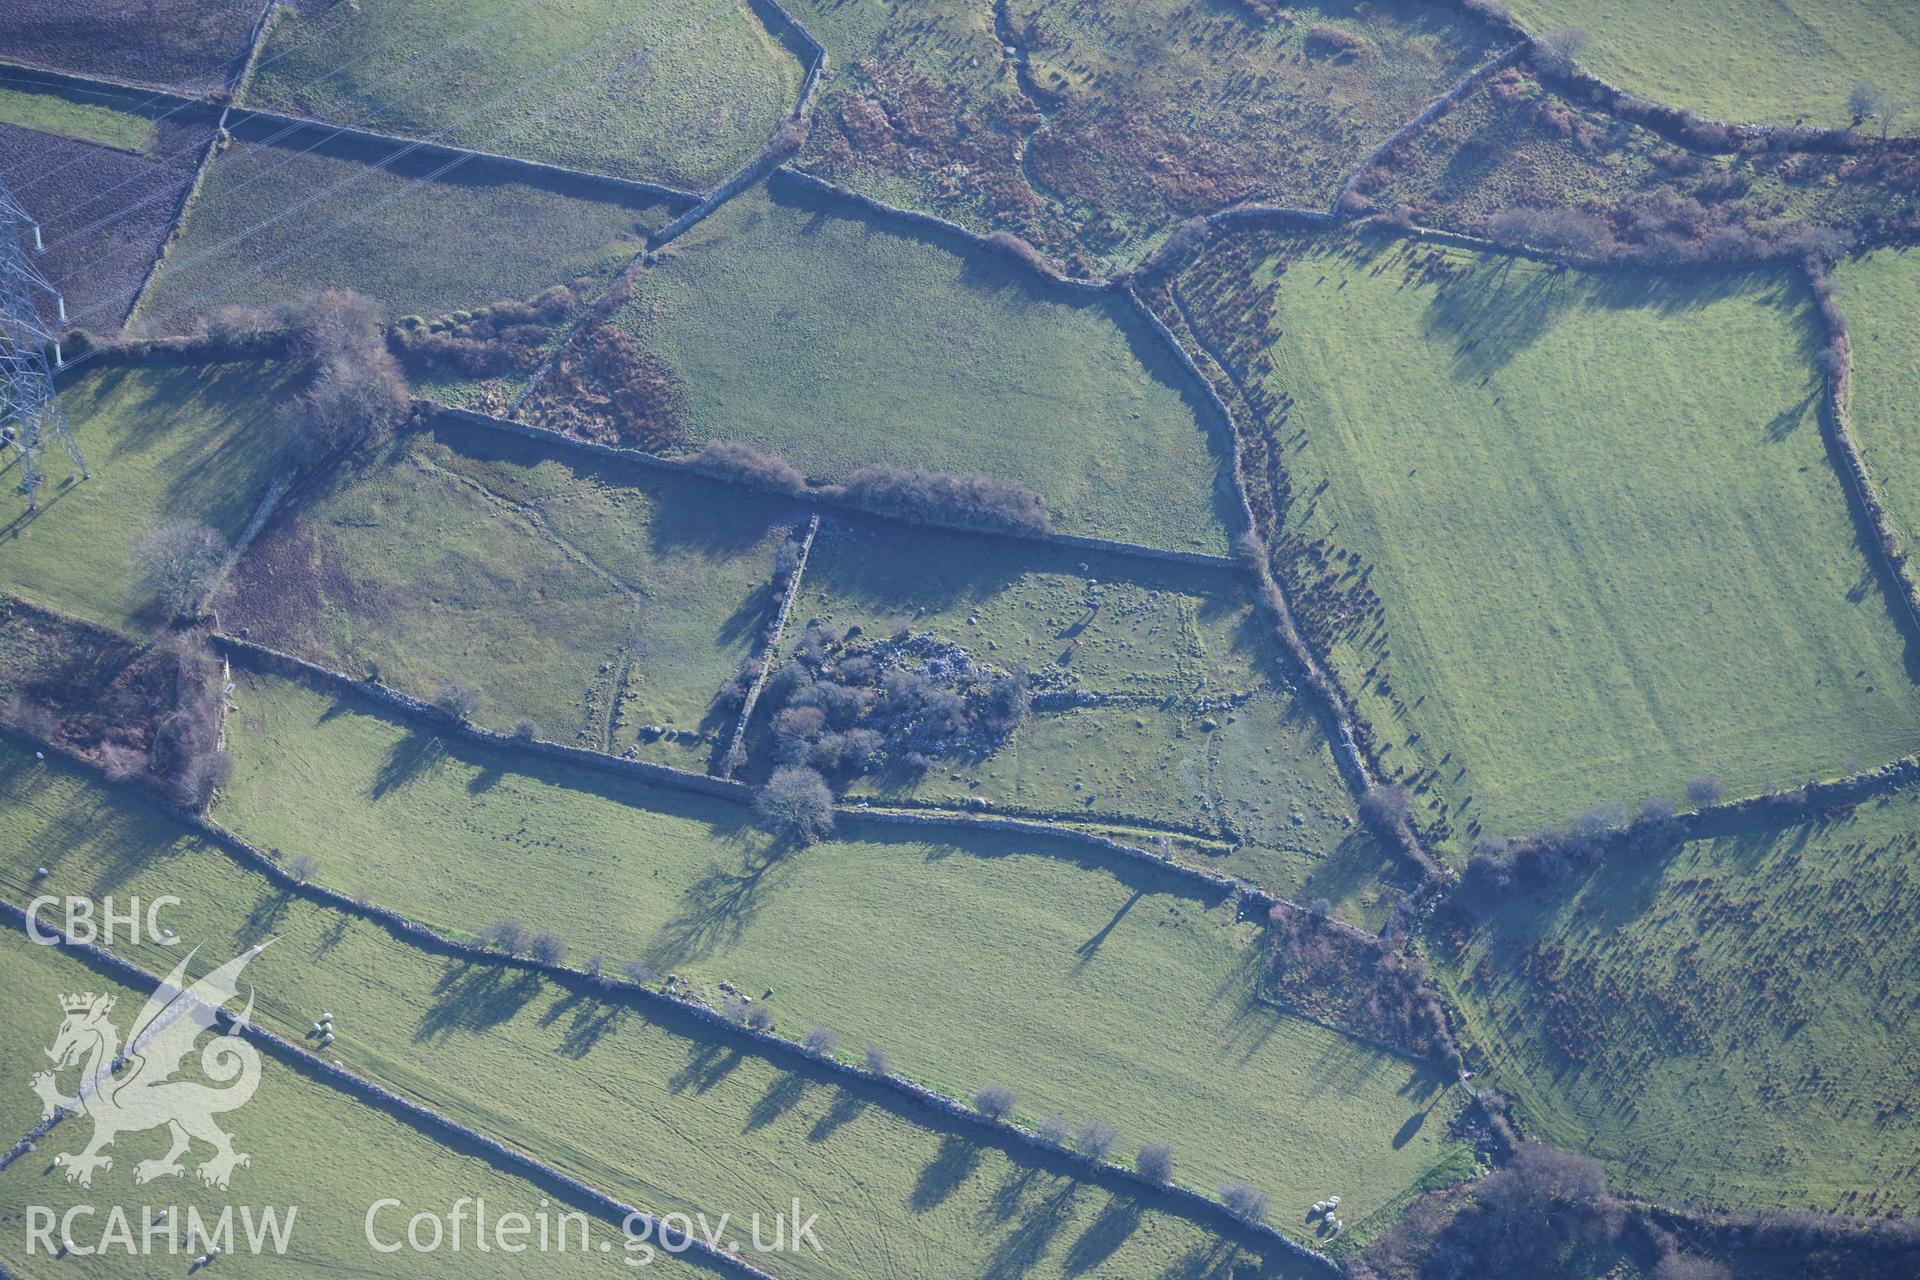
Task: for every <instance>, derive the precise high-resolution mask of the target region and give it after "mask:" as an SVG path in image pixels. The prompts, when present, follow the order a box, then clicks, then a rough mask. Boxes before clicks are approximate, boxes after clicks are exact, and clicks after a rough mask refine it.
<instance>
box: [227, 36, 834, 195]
mask: <svg viewBox="0 0 1920 1280" xmlns="http://www.w3.org/2000/svg"><path fill="white" fill-rule="evenodd" d="M307 8H312V9H313V10H314V11H313V13H312V14H311V16H309V15H308V14H307V12H306V11H305V10H306V9H307ZM800 77H801V66H800V63H799V60H798V59H797V58H796V57H795V55H794V54H793V52H792V51H790V50H789V49H787V48H786V47H785V46H784V45H783V44H782V43H781V42H780V40H778V39H776V38H775V36H774V35H773V34H772V32H770V31H769V30H768V28H767V27H766V26H765V25H764V24H763V23H762V22H761V20H760V18H759V16H758V14H757V12H756V10H755V9H754V7H753V6H752V4H751V3H749V0H647V3H645V4H639V5H634V4H627V3H622V2H621V0H559V2H558V3H535V4H529V3H527V0H453V2H452V3H443V4H433V5H417V4H410V3H408V2H407V0H367V2H366V3H362V4H354V5H333V6H303V7H302V9H300V10H287V11H283V12H282V14H281V15H280V16H279V18H278V19H277V20H276V22H275V25H274V29H273V31H272V33H271V34H270V35H269V37H268V39H267V47H266V51H265V54H264V56H263V60H262V65H261V68H260V71H259V74H258V75H256V76H255V77H254V79H253V82H252V84H251V85H250V86H249V88H248V97H247V103H248V105H249V106H258V107H265V108H268V109H271V110H276V111H284V112H289V113H292V114H295V115H303V116H308V117H311V118H313V119H318V120H325V121H327V122H329V123H338V124H350V125H355V126H357V127H361V128H367V129H373V130H377V131H379V132H382V133H393V134H399V135H400V136H402V137H410V138H426V137H432V138H433V140H434V141H437V142H444V143H447V144H449V145H451V146H463V147H471V148H474V149H475V150H480V151H493V152H498V153H500V154H504V155H513V156H519V157H521V158H523V159H527V160H542V161H547V162H550V163H553V164H559V165H565V166H567V167H569V168H574V169H585V170H587V171H589V172H593V173H606V174H612V175H614V176H616V177H622V178H639V179H644V180H648V181H653V182H665V183H668V184H670V185H674V186H681V187H702V186H707V185H709V184H712V183H716V182H718V181H719V180H720V179H721V178H723V177H725V176H726V175H727V174H728V173H731V172H732V171H733V170H734V169H736V168H738V167H739V166H740V165H742V164H744V163H746V161H747V160H748V159H750V158H751V157H752V156H753V154H754V153H755V152H756V151H758V150H759V149H760V147H761V146H762V145H763V144H764V143H765V142H766V140H767V138H768V136H769V135H770V134H771V133H772V132H773V129H774V127H775V126H776V125H777V124H778V123H779V122H780V119H781V117H782V116H783V115H784V114H786V113H787V112H788V111H789V110H791V109H792V107H793V105H794V102H795V99H796V98H797V96H798V94H799V89H800Z"/></svg>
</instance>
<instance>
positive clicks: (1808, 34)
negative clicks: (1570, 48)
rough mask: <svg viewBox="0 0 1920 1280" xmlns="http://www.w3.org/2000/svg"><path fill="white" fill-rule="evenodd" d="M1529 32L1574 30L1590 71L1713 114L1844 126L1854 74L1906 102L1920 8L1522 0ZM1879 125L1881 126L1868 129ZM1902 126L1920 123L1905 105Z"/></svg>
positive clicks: (1824, 0)
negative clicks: (1582, 35) (1582, 38)
mask: <svg viewBox="0 0 1920 1280" xmlns="http://www.w3.org/2000/svg"><path fill="white" fill-rule="evenodd" d="M1512 9H1513V16H1514V17H1515V18H1516V19H1518V20H1519V22H1520V24H1521V25H1522V26H1524V27H1525V28H1526V29H1527V30H1528V31H1533V32H1539V31H1545V30H1547V29H1548V28H1551V27H1558V26H1574V27H1579V28H1582V29H1584V30H1585V31H1586V32H1587V33H1588V35H1589V36H1590V37H1591V43H1590V44H1589V45H1588V46H1587V49H1586V52H1584V53H1583V54H1581V56H1580V61H1581V63H1582V65H1584V66H1586V67H1587V68H1589V69H1590V70H1592V71H1593V72H1594V73H1595V74H1597V75H1600V76H1604V77H1605V78H1606V79H1608V80H1612V81H1613V82H1615V83H1616V84H1620V85H1623V86H1625V87H1626V88H1627V89H1630V90H1632V91H1633V92H1635V93H1638V94H1640V95H1641V96H1642V97H1647V98H1652V99H1653V100H1655V101H1656V102H1662V103H1666V104H1669V105H1671V106H1676V107H1690V108H1692V109H1693V110H1695V111H1698V112H1699V113H1700V114H1702V115H1704V116H1708V117H1710V118H1712V119H1716V120H1732V121H1736V122H1751V123H1770V124H1792V123H1794V122H1796V121H1799V120H1802V119H1804V120H1805V121H1806V123H1808V124H1813V125H1820V126H1822V127H1835V128H1844V127H1845V126H1847V125H1848V124H1850V123H1851V122H1852V119H1853V117H1852V116H1851V115H1850V114H1849V113H1848V111H1847V92H1848V90H1850V89H1851V88H1852V87H1853V85H1854V84H1855V83H1857V82H1859V81H1863V80H1864V81H1867V82H1869V83H1873V84H1877V85H1880V86H1881V87H1883V88H1885V89H1886V90H1887V91H1888V92H1890V93H1891V94H1893V95H1894V96H1895V97H1896V98H1899V97H1902V96H1906V97H1909V98H1910V97H1911V95H1912V92H1913V67H1914V65H1915V62H1916V60H1920V12H1916V11H1915V10H1914V9H1913V8H1912V6H1910V5H1902V4H1899V3H1896V2H1895V0H1740V2H1739V3H1736V4H1731V5H1729V4H1725V3H1719V2H1717V0H1630V3H1627V4H1603V3H1601V2H1600V0H1517V3H1515V4H1514V5H1513V6H1512ZM1870 127H1871V128H1873V129H1874V130H1875V131H1876V132H1877V131H1878V129H1879V124H1878V122H1877V121H1876V122H1873V123H1872V124H1871V126H1870ZM1896 127H1897V129H1898V131H1900V132H1905V133H1911V132H1913V131H1914V130H1915V129H1916V128H1920V115H1916V114H1915V113H1914V112H1913V111H1912V110H1911V109H1909V111H1908V112H1907V114H1906V116H1905V117H1904V119H1902V120H1901V121H1899V122H1898V124H1897V126H1896Z"/></svg>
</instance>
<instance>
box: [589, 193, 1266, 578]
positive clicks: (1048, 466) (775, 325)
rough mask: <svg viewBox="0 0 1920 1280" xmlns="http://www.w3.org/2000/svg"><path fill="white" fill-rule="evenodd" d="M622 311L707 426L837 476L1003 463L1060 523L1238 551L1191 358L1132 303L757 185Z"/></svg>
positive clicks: (702, 228)
mask: <svg viewBox="0 0 1920 1280" xmlns="http://www.w3.org/2000/svg"><path fill="white" fill-rule="evenodd" d="M615 323H616V324H618V325H620V326H621V327H622V328H625V329H627V330H629V331H631V332H632V333H633V334H634V336H635V337H637V338H638V339H639V340H640V341H641V342H642V343H644V344H645V345H646V346H647V347H648V348H649V349H650V350H652V351H653V352H655V353H656V354H657V355H659V356H660V357H662V358H663V359H664V360H666V361H667V362H668V363H669V364H671V365H672V366H673V367H674V368H675V369H676V370H677V371H678V372H679V374H680V375H681V376H682V377H683V378H684V379H685V381H686V384H687V387H688V400H689V408H688V430H689V433H690V434H691V435H693V436H694V437H695V438H696V439H706V438H714V437H721V438H727V439H738V440H746V441H748V442H750V443H753V444H757V445H761V446H763V447H766V448H770V449H772V450H773V451H775V452H776V453H780V454H782V455H784V456H787V457H790V458H791V459H792V460H793V462H794V463H795V464H796V465H797V466H799V467H800V468H801V469H802V470H803V471H806V472H807V473H808V474H809V475H810V476H812V477H815V478H822V479H825V478H844V477H845V476H846V474H847V473H848V472H850V471H852V470H854V469H855V468H857V467H860V466H863V465H866V464H869V463H887V464H891V465H896V466H910V467H927V468H931V469H934V470H940V471H961V472H985V473H987V474H989V475H993V476H997V477H1000V478H1002V479H1007V480H1015V481H1019V482H1020V483H1022V484H1025V485H1028V486H1030V487H1031V488H1033V489H1035V490H1037V491H1038V492H1039V494H1040V496H1041V498H1042V499H1043V500H1044V501H1045V503H1046V505H1047V508H1048V510H1049V511H1050V512H1051V513H1052V515H1053V520H1054V524H1055V527H1056V528H1058V529H1060V530H1061V531H1062V532H1066V533H1081V534H1093V535H1097V536H1101V537H1110V538H1120V539H1125V540H1130V541H1136V542H1144V543H1150V544H1152V545H1154V546H1161V547H1171V548H1176V549H1181V550H1196V551H1206V552H1212V553H1215V554H1221V553H1223V552H1224V551H1225V549H1226V541H1227V536H1226V526H1225V524H1224V520H1225V518H1226V517H1225V515H1224V512H1225V511H1226V510H1227V504H1228V503H1229V502H1230V501H1231V499H1230V497H1229V496H1228V493H1227V490H1226V487H1225V485H1226V482H1225V480H1224V479H1223V476H1222V471H1223V468H1222V465H1221V457H1220V455H1219V453H1218V452H1217V450H1218V448H1219V447H1220V444H1219V442H1217V441H1216V440H1215V439H1214V438H1213V437H1214V435H1215V434H1216V431H1215V429H1214V428H1212V426H1211V425H1210V420H1209V417H1208V415H1207V414H1206V411H1205V410H1204V408H1203V407H1202V404H1201V401H1200V400H1199V398H1198V394H1197V391H1196V390H1195V389H1193V388H1191V387H1190V379H1189V377H1188V375H1187V374H1186V373H1185V372H1184V370H1182V369H1181V367H1180V366H1179V364H1178V363H1177V361H1176V359H1175V357H1174V356H1173V354H1172V353H1171V352H1169V351H1167V350H1165V349H1164V348H1163V347H1162V345H1161V344H1160V342H1159V341H1158V340H1157V339H1156V337H1155V336H1154V335H1153V334H1152V333H1151V332H1150V330H1149V329H1148V328H1147V327H1146V326H1145V325H1144V323H1143V322H1141V321H1140V320H1139V319H1138V318H1137V317H1136V316H1134V315H1133V314H1132V313H1131V312H1130V311H1129V310H1128V309H1127V308H1126V307H1125V306H1124V305H1123V304H1122V303H1121V302H1119V301H1118V300H1116V299H1114V298H1112V297H1107V296H1100V297H1088V296H1086V295H1084V294H1080V293H1076V292H1073V291H1070V290H1067V289H1063V288H1057V287H1051V286H1048V285H1045V284H1044V283H1042V282H1040V281H1039V279H1038V277H1037V276H1036V275H1035V273H1034V272H1032V271H1031V270H1029V269H1027V268H1025V267H1022V266H1019V265H1017V264H1015V263H1013V262H1011V261H1009V260H1008V259H1006V258H1004V257H1002V256H1000V255H998V254H995V253H991V252H987V251H983V250H979V249H975V248H973V247H971V246H967V245H964V244H962V243H961V242H960V241H959V240H958V238H957V237H951V236H946V235H939V234H929V233H925V232H921V231H918V230H916V229H914V228H912V227H910V226H908V225H906V224H905V223H903V222H898V221H889V220H885V219H876V218H873V217H869V216H866V215H863V214H861V213H860V212H859V211H858V210H856V209H854V208H853V207H852V206H850V205H848V204H847V203H845V202H843V201H841V200H838V199H835V198H831V197H826V198H823V197H820V196H816V195H814V194H811V193H809V192H806V191H804V190H802V189H798V188H797V187H793V186H791V185H788V184H782V189H781V191H779V192H777V193H774V192H768V191H766V190H764V189H755V190H751V191H748V192H745V193H743V194H741V195H740V196H738V197H736V198H735V199H734V200H733V201H731V202H730V203H728V204H727V205H726V206H724V207H723V208H721V209H720V210H719V211H718V212H717V213H715V214H714V216H713V217H711V218H709V219H707V220H706V221H705V222H703V223H701V224H700V225H698V226H697V227H695V228H694V229H693V230H692V231H691V232H689V233H688V234H687V235H686V236H685V237H683V238H682V239H680V240H677V241H675V242H674V244H673V245H671V246H670V247H669V248H668V249H667V250H666V252H665V253H664V254H663V255H662V259H661V261H660V263H659V265H657V266H655V267H654V268H652V269H651V270H649V271H647V272H646V273H645V274H644V275H643V276H641V277H640V280H639V283H638V285H637V286H636V289H635V294H634V298H633V301H632V302H631V303H629V304H628V305H627V307H626V308H625V309H624V310H623V311H621V312H620V313H619V315H618V316H617V317H616V318H615ZM742 351H747V352H750V353H752V358H750V359H746V360H742V359H741V358H740V353H741V352H742Z"/></svg>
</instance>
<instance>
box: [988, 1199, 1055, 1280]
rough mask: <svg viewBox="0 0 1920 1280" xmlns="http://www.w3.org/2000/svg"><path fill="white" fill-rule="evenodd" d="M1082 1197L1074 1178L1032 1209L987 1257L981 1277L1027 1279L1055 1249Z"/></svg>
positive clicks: (1006, 1279)
mask: <svg viewBox="0 0 1920 1280" xmlns="http://www.w3.org/2000/svg"><path fill="white" fill-rule="evenodd" d="M1079 1194H1080V1183H1079V1182H1078V1181H1076V1180H1074V1179H1072V1178H1068V1179H1066V1180H1065V1181H1064V1182H1063V1184H1062V1185H1061V1186H1059V1187H1057V1188H1055V1189H1054V1190H1053V1191H1052V1192H1051V1193H1050V1194H1049V1195H1048V1196H1047V1197H1046V1198H1045V1199H1044V1200H1042V1201H1041V1202H1040V1203H1039V1204H1036V1205H1034V1206H1033V1208H1032V1209H1030V1210H1029V1211H1028V1212H1027V1215H1026V1216H1025V1217H1024V1218H1022V1219H1021V1220H1020V1221H1019V1222H1018V1223H1017V1224H1016V1225H1015V1226H1014V1228H1013V1230H1012V1231H1010V1232H1008V1233H1007V1236H1006V1238H1005V1239H1004V1240H1002V1241H1001V1242H1000V1243H999V1244H997V1245H995V1246H994V1249H993V1252H992V1253H991V1254H989V1255H987V1261H986V1265H985V1266H983V1267H982V1268H981V1271H980V1274H981V1275H982V1277H984V1278H985V1280H1011V1278H1012V1277H1017V1276H1024V1275H1026V1274H1028V1273H1029V1272H1030V1271H1032V1270H1033V1269H1034V1268H1035V1267H1036V1266H1038V1265H1039V1263H1040V1261H1041V1260H1042V1259H1043V1258H1045V1257H1046V1256H1047V1250H1048V1249H1050V1248H1052V1247H1053V1239H1054V1237H1055V1236H1057V1235H1059V1234H1060V1229H1061V1228H1062V1227H1064V1226H1066V1225H1067V1223H1068V1222H1069V1221H1070V1220H1071V1219H1072V1217H1073V1202H1074V1200H1075V1199H1076V1198H1078V1196H1079Z"/></svg>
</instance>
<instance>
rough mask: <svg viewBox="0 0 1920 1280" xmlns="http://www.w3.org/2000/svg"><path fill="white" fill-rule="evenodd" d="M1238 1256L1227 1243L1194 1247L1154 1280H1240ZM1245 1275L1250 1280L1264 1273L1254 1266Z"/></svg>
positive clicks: (1218, 1241)
mask: <svg viewBox="0 0 1920 1280" xmlns="http://www.w3.org/2000/svg"><path fill="white" fill-rule="evenodd" d="M1241 1256H1242V1255H1241V1250H1240V1246H1239V1245H1237V1244H1234V1243H1233V1242H1232V1241H1230V1240H1215V1241H1214V1242H1213V1243H1211V1244H1204V1245H1195V1246H1194V1247H1193V1248H1192V1249H1189V1250H1188V1251H1187V1252H1186V1253H1185V1254H1184V1255H1182V1256H1181V1257H1179V1258H1176V1259H1175V1260H1174V1261H1173V1262H1171V1263H1169V1264H1168V1265H1167V1269H1166V1270H1165V1271H1162V1272H1161V1273H1160V1274H1159V1276H1158V1277H1156V1280H1239V1278H1240V1275H1241V1268H1240V1266H1239V1262H1240V1259H1241ZM1247 1274H1248V1275H1249V1277H1250V1278H1251V1277H1257V1276H1260V1275H1263V1274H1265V1272H1264V1270H1263V1269H1261V1268H1258V1267H1256V1268H1254V1269H1252V1270H1251V1271H1249V1272H1248V1273H1247Z"/></svg>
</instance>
